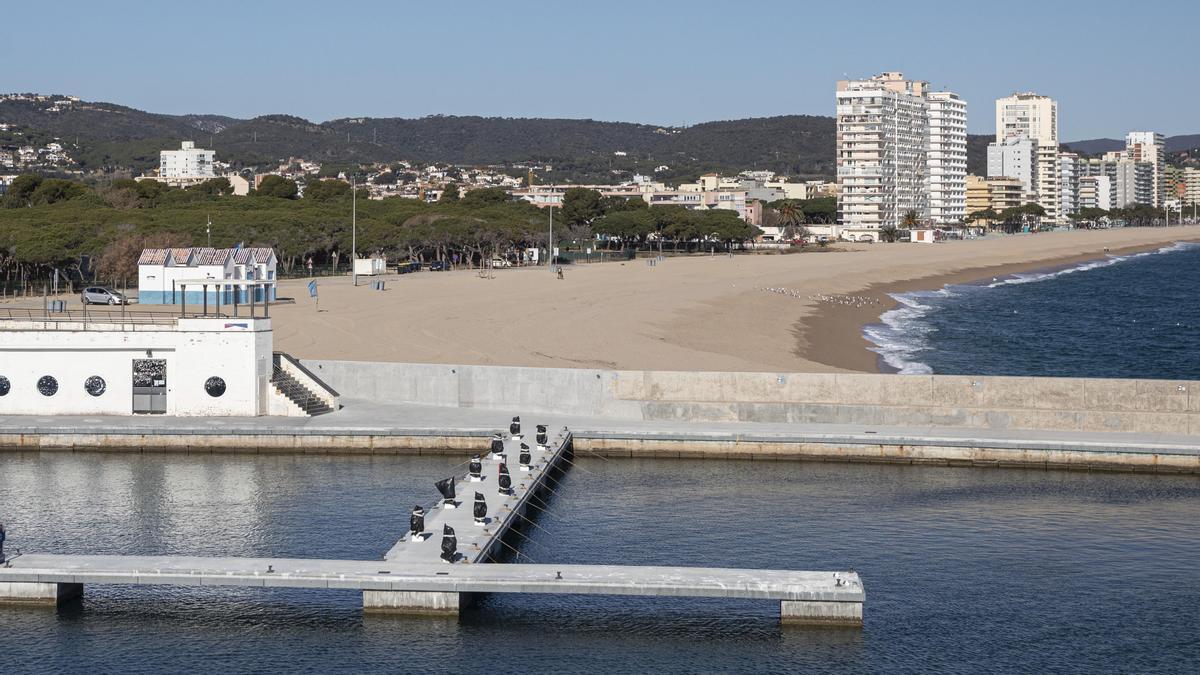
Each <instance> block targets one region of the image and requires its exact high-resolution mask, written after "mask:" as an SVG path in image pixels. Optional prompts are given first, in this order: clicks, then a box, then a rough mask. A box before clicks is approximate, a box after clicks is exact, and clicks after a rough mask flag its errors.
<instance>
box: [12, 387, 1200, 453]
mask: <svg viewBox="0 0 1200 675" xmlns="http://www.w3.org/2000/svg"><path fill="white" fill-rule="evenodd" d="M343 402H344V405H345V407H344V408H343V409H342V410H339V411H337V412H336V413H331V414H328V415H321V416H318V417H257V418H246V417H228V418H226V417H204V418H201V417H197V418H191V417H165V416H112V417H102V416H55V417H50V416H47V417H41V416H15V415H14V416H0V439H5V441H6V442H0V446H4V447H8V448H10V449H19V447H25V448H29V449H37V447H38V445H39V443H38V442H37V440H38V439H45V440H46V443H45V444H44V445H48V446H54V445H55V442H54V438H55V437H64V436H65V437H70V436H76V437H89V436H97V435H117V436H125V437H133V438H138V437H153V438H159V437H163V438H168V437H172V436H187V437H197V436H211V437H245V439H246V446H245V447H246V449H253V448H254V447H256V440H257V437H264V436H295V437H300V438H303V437H314V438H316V437H329V436H339V437H346V438H347V439H353V438H355V437H372V436H377V437H378V436H408V437H437V438H443V437H450V436H452V437H464V438H479V439H482V438H484V437H487V436H490V435H491V434H492V433H495V432H496V431H499V430H501V429H503V428H505V427H507V424H508V420H509V419H510V418H511V417H512V416H513V415H516V414H520V411H512V410H485V409H477V408H448V407H437V406H419V405H410V404H397V405H387V404H384V403H379V402H376V401H369V400H360V399H352V398H344V399H343ZM523 419H524V420H525V422H526V424H527V425H531V424H549V425H551V428H556V427H561V426H564V425H565V426H568V427H570V428H571V430H572V431H573V432H574V435H575V438H576V439H577V441H579V440H585V441H625V440H636V441H664V442H670V441H676V442H689V441H691V442H725V443H727V442H740V443H762V442H766V443H818V444H821V443H824V444H857V445H861V444H867V445H879V444H902V445H910V446H916V445H919V446H922V447H964V446H970V447H988V448H997V449H1025V450H1027V449H1039V450H1080V451H1094V452H1123V453H1143V454H1170V455H1180V456H1191V457H1200V440H1198V439H1197V437H1195V436H1187V435H1171V434H1132V433H1104V432H1075V431H1038V430H1024V429H971V428H962V427H930V426H912V427H904V426H869V425H847V424H796V423H788V424H764V423H752V422H674V421H671V422H668V421H645V420H629V419H612V418H601V417H583V416H571V415H554V414H544V415H543V414H538V415H532V416H530V415H525V416H524V418H523ZM530 428H532V427H530ZM21 437H26V438H27V440H26V441H25V442H23V443H17V442H13V439H20V438H21ZM154 443H155V441H153V440H149V439H147V440H145V441H143V443H138V444H135V445H133V446H130V447H131V448H132V449H136V447H138V446H139V445H141V444H146V445H153V444H154ZM67 445H68V446H69V445H70V441H69V440H68V442H67ZM585 445H586V444H585ZM471 447H477V448H481V447H483V445H482V440H480V441H478V442H475V443H474V444H473V445H472V446H471ZM194 449H195V450H198V451H199V450H203V447H202V446H198V447H195V448H194ZM347 449H353V446H348V447H347ZM584 449H585V450H586V447H585V448H584Z"/></svg>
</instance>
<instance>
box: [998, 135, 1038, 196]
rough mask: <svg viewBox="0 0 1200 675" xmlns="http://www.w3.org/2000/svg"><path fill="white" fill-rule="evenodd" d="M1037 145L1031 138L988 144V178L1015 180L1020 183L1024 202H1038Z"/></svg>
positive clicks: (1011, 139) (1010, 139)
mask: <svg viewBox="0 0 1200 675" xmlns="http://www.w3.org/2000/svg"><path fill="white" fill-rule="evenodd" d="M1037 162H1038V143H1037V141H1035V140H1033V139H1032V138H1025V137H1020V138H1009V139H1006V140H1005V141H1004V142H1002V143H989V144H988V149H987V175H988V178H1002V177H1006V178H1015V179H1017V180H1019V181H1021V189H1022V192H1023V198H1024V200H1025V202H1036V201H1038V194H1039V193H1038V171H1037V168H1038V166H1037Z"/></svg>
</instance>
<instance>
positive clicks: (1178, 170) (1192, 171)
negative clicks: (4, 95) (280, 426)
mask: <svg viewBox="0 0 1200 675" xmlns="http://www.w3.org/2000/svg"><path fill="white" fill-rule="evenodd" d="M1164 173H1165V174H1166V183H1167V185H1166V192H1167V199H1168V200H1175V201H1177V202H1179V203H1180V204H1188V205H1192V204H1200V169H1197V168H1195V167H1191V166H1189V167H1179V166H1167V167H1164ZM0 180H2V178H0Z"/></svg>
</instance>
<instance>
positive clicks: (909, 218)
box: [900, 210, 921, 230]
mask: <svg viewBox="0 0 1200 675" xmlns="http://www.w3.org/2000/svg"><path fill="white" fill-rule="evenodd" d="M920 225H921V217H920V216H918V215H917V212H916V211H912V210H909V211H907V212H906V213H905V214H904V219H903V220H901V221H900V226H901V227H903V228H904V229H906V230H913V229H916V228H918V227H920Z"/></svg>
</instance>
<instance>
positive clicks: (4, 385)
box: [0, 375, 12, 396]
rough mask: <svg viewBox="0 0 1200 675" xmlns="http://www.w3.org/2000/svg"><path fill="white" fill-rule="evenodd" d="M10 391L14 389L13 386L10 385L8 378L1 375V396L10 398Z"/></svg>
mask: <svg viewBox="0 0 1200 675" xmlns="http://www.w3.org/2000/svg"><path fill="white" fill-rule="evenodd" d="M10 389H12V385H11V384H9V383H8V378H7V377H4V376H3V375H0V396H8V391H9V390H10Z"/></svg>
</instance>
